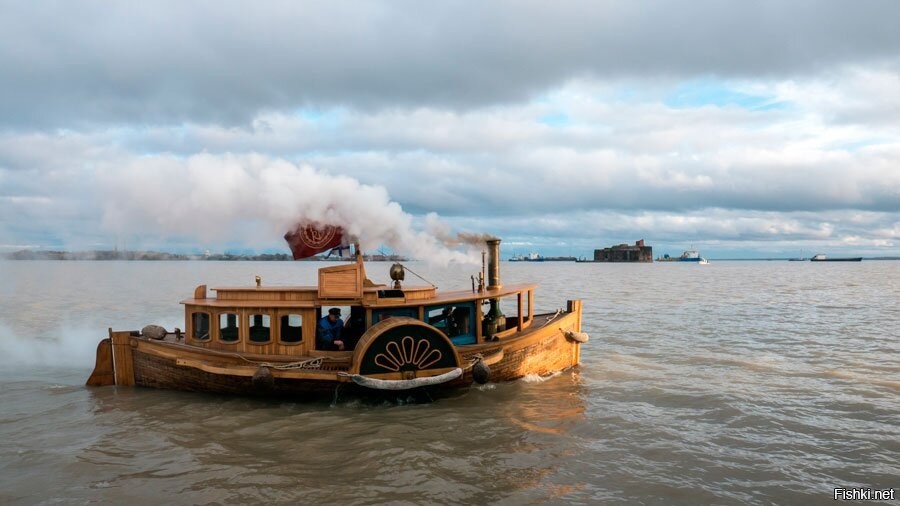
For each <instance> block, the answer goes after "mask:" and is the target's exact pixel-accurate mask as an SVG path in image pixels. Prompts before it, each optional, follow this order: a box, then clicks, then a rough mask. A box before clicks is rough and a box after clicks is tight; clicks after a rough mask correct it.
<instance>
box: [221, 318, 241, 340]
mask: <svg viewBox="0 0 900 506" xmlns="http://www.w3.org/2000/svg"><path fill="white" fill-rule="evenodd" d="M238 338H239V335H238V315H237V314H235V313H222V314H220V315H219V340H221V341H222V342H226V343H236V342H237V341H238Z"/></svg>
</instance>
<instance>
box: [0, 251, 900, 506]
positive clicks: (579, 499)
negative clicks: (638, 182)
mask: <svg viewBox="0 0 900 506" xmlns="http://www.w3.org/2000/svg"><path fill="white" fill-rule="evenodd" d="M10 266H12V267H10ZM316 267H318V266H317V265H316V264H310V263H303V262H299V263H281V262H273V263H237V262H235V263H215V262H192V263H190V262H167V263H151V262H132V263H128V262H17V263H5V264H4V265H3V269H4V272H5V273H6V275H7V277H8V278H9V283H7V284H6V288H5V289H4V290H3V291H2V292H0V297H2V304H0V345H2V347H3V349H4V350H5V353H3V354H0V387H2V388H0V503H11V504H33V503H54V502H61V503H64V504H67V503H75V504H81V503H85V502H88V501H102V502H114V503H124V502H134V503H138V504H144V503H148V502H154V503H156V502H163V501H165V502H172V501H174V502H178V503H237V502H262V501H266V502H276V503H285V502H287V503H297V502H302V503H319V502H327V503H338V502H339V503H350V504H369V503H373V504H376V503H377V504H380V503H384V502H403V503H413V504H421V503H431V502H437V503H488V502H490V503H501V504H522V503H544V502H551V503H573V502H574V503H597V502H624V501H635V502H638V503H667V504H668V503H683V504H695V503H698V502H712V503H746V502H751V503H760V502H762V503H766V502H771V503H778V504H791V503H795V504H808V503H810V502H824V501H830V500H831V497H832V495H831V494H832V492H831V489H832V488H834V487H853V486H857V487H865V488H886V487H890V486H896V485H897V482H896V477H897V476H900V464H898V462H900V428H898V426H900V424H898V423H897V420H898V419H900V408H898V406H900V402H898V401H900V358H898V354H897V352H896V350H897V349H898V340H900V335H898V329H900V310H898V309H897V307H896V301H897V300H900V279H898V277H900V275H898V272H900V271H898V269H897V264H895V263H892V262H863V263H862V264H859V265H855V266H850V265H844V266H839V265H821V266H820V265H807V264H801V263H799V262H794V263H788V262H783V263H774V262H719V263H716V264H711V265H708V266H704V267H703V268H697V267H696V266H680V265H665V264H651V265H640V266H626V265H602V264H563V263H559V264H557V263H543V264H527V263H523V264H504V265H503V266H502V267H503V273H502V276H503V279H504V281H505V282H509V283H513V282H519V281H528V280H531V279H538V278H540V280H541V283H542V284H541V287H540V288H539V290H538V292H537V300H536V310H537V311H541V312H544V311H553V310H555V309H556V308H559V307H563V306H564V305H565V299H566V298H575V297H581V298H583V299H584V309H585V321H584V326H585V330H586V331H587V332H588V333H590V335H591V341H590V342H589V343H588V344H587V345H586V346H584V348H583V349H582V362H583V365H582V367H580V368H578V369H576V370H574V371H566V372H564V373H561V374H558V375H554V376H552V377H550V378H527V379H524V380H521V381H517V382H513V383H505V384H491V385H485V386H478V387H473V388H470V389H468V390H464V391H460V392H454V393H452V394H450V395H443V396H440V397H439V398H436V399H435V400H434V402H417V401H420V400H421V399H416V398H408V397H407V396H401V397H394V398H386V399H380V400H376V401H373V400H370V399H360V398H354V397H352V396H349V395H346V394H343V393H340V392H339V395H337V396H336V398H335V400H333V401H329V400H324V401H321V402H315V403H295V402H290V401H277V400H257V399H243V398H232V397H220V396H209V395H201V394H191V393H181V392H166V391H155V390H144V389H133V388H116V387H110V388H96V389H88V388H85V387H83V386H82V384H83V382H84V380H85V378H86V377H87V375H88V374H89V372H90V368H91V366H92V365H93V364H92V363H91V361H92V360H93V352H94V349H95V347H96V342H97V340H99V339H100V338H102V337H103V336H104V335H105V333H106V328H107V327H110V326H112V327H114V328H118V329H134V328H140V327H142V326H143V325H145V324H147V323H160V324H163V325H165V326H167V327H170V328H171V327H174V326H182V325H183V323H182V322H181V321H180V319H181V318H182V310H181V308H180V306H178V304H177V300H179V299H181V298H183V297H186V296H188V295H190V293H191V292H192V290H193V287H194V286H195V285H197V284H202V283H209V284H210V286H211V287H212V286H216V285H223V286H224V285H233V284H252V282H253V276H255V275H257V274H260V275H262V276H263V279H264V280H266V281H267V282H271V283H273V284H275V283H278V284H302V283H312V282H314V281H315V268H316ZM381 267H383V269H381V270H384V271H385V277H386V272H387V271H386V269H387V264H385V265H381V264H374V265H371V266H369V271H370V277H373V278H374V279H376V280H377V281H381V280H380V278H378V276H379V272H380V270H379V268H381ZM414 268H416V267H414ZM416 270H417V271H427V269H426V268H424V266H420V267H419V268H416ZM469 274H471V273H468V272H461V271H460V270H459V269H444V270H438V271H437V272H436V273H431V274H430V275H429V277H430V278H431V279H433V280H434V281H435V282H436V283H437V284H438V285H439V286H441V287H442V288H444V287H447V288H450V287H454V286H459V287H462V288H465V286H466V282H467V280H468V279H469V278H468V275H469ZM457 280H461V281H460V282H457ZM10 286H12V287H14V288H13V289H10V288H9V287H10Z"/></svg>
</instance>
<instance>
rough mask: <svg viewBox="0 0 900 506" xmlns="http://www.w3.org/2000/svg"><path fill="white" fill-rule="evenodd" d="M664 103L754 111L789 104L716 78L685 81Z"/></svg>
mask: <svg viewBox="0 0 900 506" xmlns="http://www.w3.org/2000/svg"><path fill="white" fill-rule="evenodd" d="M663 103H664V104H665V105H666V106H668V107H671V108H674V109H686V108H691V107H703V106H707V105H712V106H717V107H725V106H737V107H741V108H743V109H747V110H754V111H767V110H778V109H784V108H785V107H786V106H787V104H785V103H784V102H778V101H777V100H776V98H775V97H774V96H768V95H754V94H750V93H745V92H743V91H741V90H738V89H736V88H734V87H730V86H728V83H726V82H724V81H718V80H714V79H696V80H691V81H685V82H683V83H681V84H679V85H678V87H676V88H675V90H674V91H673V92H672V93H670V94H669V95H668V96H666V97H664V98H663Z"/></svg>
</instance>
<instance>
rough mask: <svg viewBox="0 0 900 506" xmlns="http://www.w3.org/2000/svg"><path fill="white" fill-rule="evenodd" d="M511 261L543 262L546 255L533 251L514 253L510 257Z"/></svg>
mask: <svg viewBox="0 0 900 506" xmlns="http://www.w3.org/2000/svg"><path fill="white" fill-rule="evenodd" d="M509 261H510V262H543V261H544V257H542V256H541V255H540V254H538V253H535V252H534V251H532V252H531V253H529V254H527V255H513V256H511V257H510V258H509Z"/></svg>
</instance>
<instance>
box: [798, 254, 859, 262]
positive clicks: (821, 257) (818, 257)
mask: <svg viewBox="0 0 900 506" xmlns="http://www.w3.org/2000/svg"><path fill="white" fill-rule="evenodd" d="M809 261H810V262H862V257H848V258H827V257H826V256H825V255H823V254H822V253H818V254H816V255H814V256H813V257H812V258H810V259H809Z"/></svg>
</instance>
